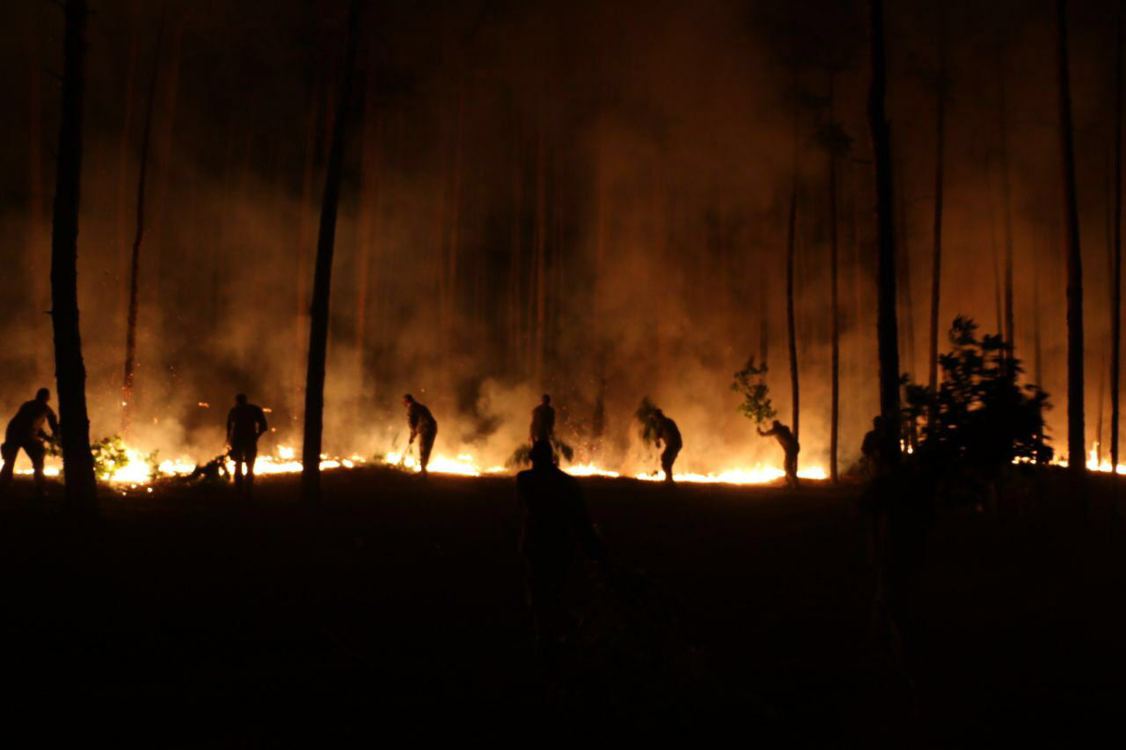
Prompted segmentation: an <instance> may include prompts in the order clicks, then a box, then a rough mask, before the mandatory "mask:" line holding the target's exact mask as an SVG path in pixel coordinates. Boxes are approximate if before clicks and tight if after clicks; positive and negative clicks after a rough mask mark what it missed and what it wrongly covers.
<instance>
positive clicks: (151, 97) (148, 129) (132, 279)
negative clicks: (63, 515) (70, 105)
mask: <svg viewBox="0 0 1126 750" xmlns="http://www.w3.org/2000/svg"><path fill="white" fill-rule="evenodd" d="M167 8H168V4H167V3H165V5H164V9H163V10H162V11H161V16H160V28H159V29H158V30H157V32H156V53H155V55H154V57H153V67H152V78H150V79H149V91H148V104H147V105H146V107H145V128H144V131H143V133H142V135H141V164H140V171H139V172H138V175H137V217H136V225H135V229H134V234H133V249H132V253H131V255H130V258H129V309H128V312H127V316H126V322H125V368H124V374H123V377H122V380H121V434H122V435H123V436H128V434H129V427H130V424H131V422H132V417H133V381H134V378H135V377H136V374H137V302H138V292H139V284H140V274H141V241H142V239H143V238H144V234H145V178H146V176H147V174H148V166H149V140H150V137H151V135H152V113H153V102H154V101H155V99H156V81H157V77H158V76H159V74H160V53H161V50H162V44H161V42H162V41H163V37H164V18H165V16H164V14H165V12H166V11H167Z"/></svg>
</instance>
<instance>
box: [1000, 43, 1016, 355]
mask: <svg viewBox="0 0 1126 750" xmlns="http://www.w3.org/2000/svg"><path fill="white" fill-rule="evenodd" d="M1004 62H1005V58H1004V55H1003V54H1002V52H1001V47H1000V45H998V48H997V106H998V129H999V131H1000V138H1001V211H1002V221H1003V222H1004V223H1003V227H1004V232H1005V234H1004V242H1005V256H1004V263H1005V281H1004V294H1003V309H1004V319H1005V320H1004V323H1005V327H1004V334H1005V340H1006V341H1007V342H1008V343H1009V346H1010V347H1015V346H1016V320H1015V317H1014V314H1013V195H1012V193H1013V191H1012V183H1011V181H1010V179H1009V112H1008V103H1007V101H1006V95H1005V66H1004ZM1008 358H1009V359H1011V358H1012V349H1010V350H1009V357H1008Z"/></svg>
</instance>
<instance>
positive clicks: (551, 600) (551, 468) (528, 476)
mask: <svg viewBox="0 0 1126 750" xmlns="http://www.w3.org/2000/svg"><path fill="white" fill-rule="evenodd" d="M530 457H531V460H532V468H531V469H528V470H526V471H522V472H520V473H519V474H517V475H516V495H517V499H518V500H519V502H520V506H521V508H522V510H523V512H524V523H523V528H522V530H521V534H520V552H521V553H522V554H523V556H524V561H525V563H526V572H527V594H528V604H529V605H530V606H531V609H532V617H533V619H534V622H535V628H536V637H537V638H538V639H539V640H540V643H541V645H542V646H544V647H547V648H549V649H550V648H552V647H553V646H555V645H558V644H559V642H560V641H562V640H564V639H565V638H566V637H567V635H568V630H569V627H570V623H569V622H568V617H567V612H566V608H565V607H564V604H563V591H564V587H565V585H566V583H567V578H568V576H569V574H570V572H571V568H572V566H573V563H574V560H575V553H576V551H578V550H582V551H583V552H584V553H585V554H586V555H587V556H588V557H589V558H591V559H593V560H597V561H599V562H600V563H604V562H605V555H604V553H603V549H602V544H601V541H600V540H599V538H598V534H597V532H596V531H595V529H594V526H593V524H591V522H590V517H589V516H588V515H587V511H586V503H585V502H584V501H583V496H582V490H581V489H580V488H579V483H578V482H577V481H576V480H575V478H574V477H572V476H570V475H569V474H567V473H565V472H563V471H562V470H561V469H559V467H557V466H556V465H555V462H554V459H553V455H552V450H551V444H550V443H548V442H547V441H544V440H540V441H537V442H536V443H534V444H533V445H532V449H531V452H530Z"/></svg>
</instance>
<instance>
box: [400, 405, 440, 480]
mask: <svg viewBox="0 0 1126 750" xmlns="http://www.w3.org/2000/svg"><path fill="white" fill-rule="evenodd" d="M403 406H405V407H407V424H409V425H410V428H411V438H410V440H408V441H407V445H408V446H409V445H411V444H412V443H414V439H415V438H416V437H417V438H418V465H419V466H420V467H421V469H422V472H421V473H422V476H424V477H425V476H428V474H427V471H426V467H427V466H428V465H429V464H430V452H431V451H432V450H433V449H434V438H436V437H437V436H438V421H437V420H436V419H434V415H433V414H431V413H430V410H429V409H427V408H426V406H425V404H420V403H418V402H417V401H415V400H414V396H412V395H411V394H409V393H408V394H406V395H404V396H403Z"/></svg>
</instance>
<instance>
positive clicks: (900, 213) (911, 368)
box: [892, 160, 915, 447]
mask: <svg viewBox="0 0 1126 750" xmlns="http://www.w3.org/2000/svg"><path fill="white" fill-rule="evenodd" d="M893 169H894V166H893ZM902 175H903V169H902V160H901V161H900V169H899V170H898V174H896V173H895V172H893V173H892V178H893V180H895V184H897V185H899V186H900V187H899V189H900V190H901V191H902V194H901V195H900V200H899V202H898V203H897V204H896V213H897V219H898V221H899V225H898V226H897V227H896V229H897V231H898V232H899V234H898V240H899V245H898V246H897V247H896V252H897V253H898V258H897V265H896V274H897V279H896V281H897V289H896V291H897V293H898V295H899V306H900V312H901V314H902V319H901V320H898V321H897V325H898V326H899V329H898V331H897V333H898V335H899V337H900V342H899V343H900V347H899V354H900V357H899V368H900V370H901V371H902V372H909V373H911V374H912V375H914V374H915V299H914V296H913V295H912V292H913V291H914V290H913V288H912V284H911V279H912V278H914V277H913V275H912V273H911V242H910V237H909V236H908V235H909V232H910V222H909V221H908V220H907V195H906V194H907V188H906V186H907V180H905V179H903V180H900V179H899V178H900V177H901V176H902ZM909 437H913V433H912V435H911V436H909ZM911 444H912V447H914V441H913V440H912V443H911Z"/></svg>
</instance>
